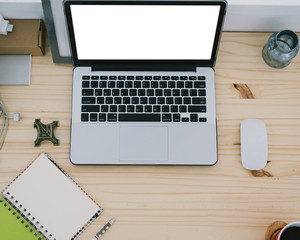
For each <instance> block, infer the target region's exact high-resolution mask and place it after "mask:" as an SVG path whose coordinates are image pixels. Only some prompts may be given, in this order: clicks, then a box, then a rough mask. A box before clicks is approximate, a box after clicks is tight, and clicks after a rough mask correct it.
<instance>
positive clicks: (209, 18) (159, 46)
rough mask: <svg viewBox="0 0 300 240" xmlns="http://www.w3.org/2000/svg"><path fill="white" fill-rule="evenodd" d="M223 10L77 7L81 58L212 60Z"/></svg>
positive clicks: (74, 9) (75, 16) (73, 10)
mask: <svg viewBox="0 0 300 240" xmlns="http://www.w3.org/2000/svg"><path fill="white" fill-rule="evenodd" d="M219 9H220V7H219V6H149V5H148V6H128V5H127V6H124V5H123V6H118V5H115V6H107V5H106V6H105V5H102V6H101V5H100V6H99V5H72V6H71V13H72V20H73V25H74V33H75V41H76V47H77V54H78V59H80V60H83V59H206V60H207V59H210V58H211V52H212V47H213V41H214V36H215V31H216V26H217V21H218V15H219Z"/></svg>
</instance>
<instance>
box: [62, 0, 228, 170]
mask: <svg viewBox="0 0 300 240" xmlns="http://www.w3.org/2000/svg"><path fill="white" fill-rule="evenodd" d="M64 7H65V13H66V20H67V24H68V31H69V37H70V44H71V49H72V55H73V61H74V66H75V68H74V71H73V100H72V125H71V150H70V160H71V162H72V163H74V164H104V165H107V164H122V165H125V164H126V165H131V164H134V165H213V164H215V163H216V162H217V128H216V110H215V80H214V70H213V66H214V64H215V61H216V55H217V50H218V45H219V41H220V36H221V31H222V25H223V20H224V15H225V9H226V1H225V0H223V1H222V0H221V1H197V0H196V1H174V0H171V1H95V0H94V1H89V0H88V1H74V0H66V1H65V2H64Z"/></svg>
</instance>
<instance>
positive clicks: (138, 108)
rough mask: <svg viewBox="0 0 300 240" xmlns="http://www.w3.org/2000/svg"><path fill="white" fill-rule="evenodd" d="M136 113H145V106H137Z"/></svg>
mask: <svg viewBox="0 0 300 240" xmlns="http://www.w3.org/2000/svg"><path fill="white" fill-rule="evenodd" d="M135 111H136V112H143V111H144V107H143V105H138V106H136V107H135Z"/></svg>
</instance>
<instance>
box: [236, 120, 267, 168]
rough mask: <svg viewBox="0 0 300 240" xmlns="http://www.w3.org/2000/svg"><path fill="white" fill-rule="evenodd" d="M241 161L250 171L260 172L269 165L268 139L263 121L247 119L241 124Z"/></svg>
mask: <svg viewBox="0 0 300 240" xmlns="http://www.w3.org/2000/svg"><path fill="white" fill-rule="evenodd" d="M241 159H242V164H243V167H244V168H246V169H248V170H260V169H263V168H264V167H265V166H266V164H267V159H268V139H267V130H266V126H265V124H264V122H263V121H261V120H259V119H245V120H243V121H242V123H241Z"/></svg>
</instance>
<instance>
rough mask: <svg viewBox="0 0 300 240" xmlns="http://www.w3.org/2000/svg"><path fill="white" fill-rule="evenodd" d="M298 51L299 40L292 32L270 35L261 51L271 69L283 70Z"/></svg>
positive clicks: (284, 31)
mask: <svg viewBox="0 0 300 240" xmlns="http://www.w3.org/2000/svg"><path fill="white" fill-rule="evenodd" d="M298 51H299V38H298V36H297V34H296V33H295V32H294V31H291V30H283V31H280V32H276V33H274V34H272V35H271V37H270V38H269V40H268V43H267V44H266V45H265V47H264V48H263V51H262V56H263V59H264V61H265V62H266V64H268V65H269V66H270V67H272V68H284V67H286V66H287V65H289V64H290V62H291V60H292V59H293V58H294V57H296V55H297V53H298Z"/></svg>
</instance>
